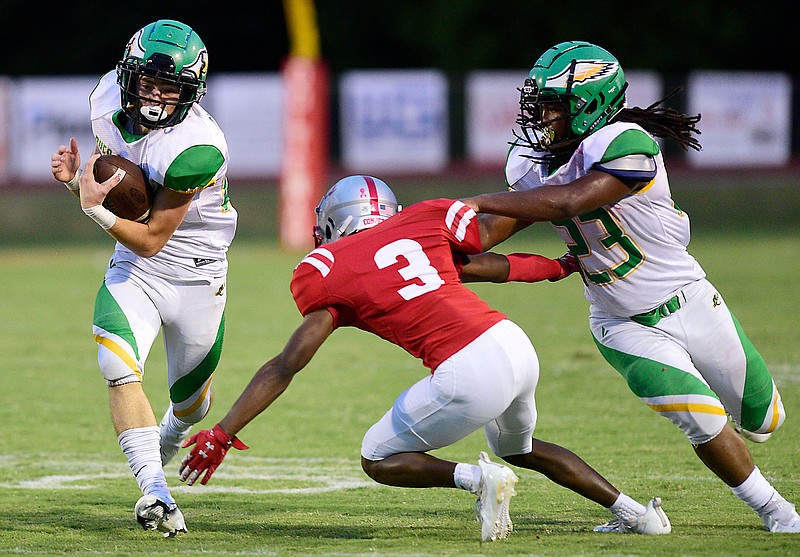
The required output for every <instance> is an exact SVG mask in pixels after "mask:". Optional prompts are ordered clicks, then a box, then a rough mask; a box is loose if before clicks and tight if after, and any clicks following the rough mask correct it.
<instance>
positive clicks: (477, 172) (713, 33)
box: [0, 0, 800, 249]
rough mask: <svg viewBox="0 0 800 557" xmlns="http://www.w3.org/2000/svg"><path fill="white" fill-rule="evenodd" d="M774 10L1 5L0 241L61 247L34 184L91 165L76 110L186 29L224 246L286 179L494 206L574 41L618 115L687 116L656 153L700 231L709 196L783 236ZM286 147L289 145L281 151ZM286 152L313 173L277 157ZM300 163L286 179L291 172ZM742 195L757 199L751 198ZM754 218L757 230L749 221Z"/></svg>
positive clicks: (783, 89) (793, 144)
mask: <svg viewBox="0 0 800 557" xmlns="http://www.w3.org/2000/svg"><path fill="white" fill-rule="evenodd" d="M290 4H294V5H295V7H296V6H297V5H301V6H302V5H303V4H306V5H310V6H311V8H312V10H313V11H314V13H313V14H312V16H313V17H312V19H311V20H310V21H311V22H312V23H311V26H312V27H315V29H314V32H315V33H316V39H314V38H312V39H311V40H309V39H308V35H307V34H305V37H304V36H303V35H304V33H303V29H306V30H307V28H308V27H307V26H306V27H305V28H304V27H303V26H302V25H301V26H300V27H299V28H300V29H301V31H300V32H299V33H298V31H297V29H298V27H294V28H293V23H292V21H291V18H290V17H287V16H288V12H289V9H290V8H289V5H290ZM793 7H794V3H792V2H789V1H771V2H748V1H740V2H714V1H703V0H698V1H688V0H686V1H684V0H677V1H672V2H654V1H653V2H651V1H643V2H638V3H635V4H632V3H630V2H623V1H617V0H608V1H605V2H577V1H560V2H540V1H533V0H530V1H524V0H500V1H498V0H427V1H422V0H405V1H400V0H385V1H382V2H370V1H366V0H317V1H316V2H311V1H305V0H299V2H294V1H293V0H285V1H283V2H282V1H280V0H266V2H263V3H256V2H170V3H163V2H156V1H139V2H135V3H126V4H124V5H116V4H111V3H108V4H107V3H78V2H76V3H72V4H65V5H62V6H58V5H50V4H48V5H46V6H45V7H42V6H39V5H31V4H30V3H28V2H22V1H19V0H4V2H2V4H0V17H2V21H4V22H5V23H6V25H5V26H4V38H3V41H2V44H3V48H2V49H0V199H2V198H3V197H5V198H6V199H7V200H8V201H7V202H6V203H2V204H0V207H1V208H0V242H3V243H16V242H29V241H35V240H36V239H43V240H47V241H52V240H54V239H58V238H60V237H62V236H63V235H64V234H63V228H62V229H58V228H53V229H52V230H49V231H48V230H44V231H43V230H35V231H33V230H31V229H30V228H29V225H30V223H31V220H32V219H31V213H35V214H37V215H42V216H45V218H50V217H52V218H55V222H56V223H58V224H59V227H63V226H75V227H77V228H76V229H75V230H80V231H81V233H83V231H84V230H88V229H90V228H91V226H90V224H86V223H83V222H80V223H78V224H75V225H72V224H70V223H69V222H64V221H62V220H61V219H62V217H61V216H60V215H61V214H62V209H63V207H64V206H65V205H64V204H65V203H66V202H67V201H69V200H68V199H67V200H66V201H65V200H64V199H61V198H59V199H58V200H57V201H51V199H50V195H51V194H52V193H53V190H56V192H55V193H58V194H62V193H63V192H62V191H60V190H58V188H55V187H54V186H55V185H57V184H54V183H53V181H52V179H51V178H50V175H49V158H50V154H51V153H52V152H53V151H54V150H55V148H56V147H57V146H58V144H60V143H65V142H66V141H67V140H68V138H69V137H70V136H71V135H74V136H76V137H77V138H78V139H79V143H80V145H81V146H82V150H83V152H84V153H87V154H88V152H89V151H90V150H91V149H92V148H93V141H92V136H91V129H90V126H89V119H88V103H87V97H88V94H89V92H90V91H91V89H92V87H93V86H94V84H95V83H96V81H97V79H98V77H99V76H100V75H102V74H103V73H105V72H107V71H109V70H111V69H113V68H114V66H115V64H116V62H117V61H118V60H119V58H120V56H121V54H122V51H123V48H124V46H125V43H126V42H127V40H128V39H129V38H130V36H131V35H132V34H133V33H134V32H135V31H136V30H138V29H139V28H140V27H142V26H143V25H145V24H147V23H149V22H151V21H154V20H156V19H162V18H167V19H178V20H181V21H183V22H185V23H187V24H189V25H191V26H192V27H193V28H194V29H195V31H197V32H198V34H199V35H200V36H201V38H202V39H203V41H204V42H205V44H206V46H207V48H208V50H209V59H210V65H209V93H208V95H207V96H206V98H205V99H204V100H203V103H202V104H203V106H204V107H205V108H206V109H207V110H209V112H211V113H212V114H213V115H214V116H215V118H216V119H217V120H218V121H219V122H220V125H221V127H222V128H223V130H224V131H225V133H226V137H227V139H228V142H229V147H230V151H231V164H230V177H231V180H232V183H233V186H234V189H233V190H232V191H233V192H234V202H235V204H236V205H237V208H239V210H240V212H243V213H244V214H245V215H249V214H252V215H253V217H252V219H248V220H244V219H243V227H244V228H243V232H242V234H244V235H247V234H253V235H272V236H275V235H278V234H279V233H280V232H279V227H280V222H281V220H286V218H285V217H283V218H282V217H281V216H280V214H279V207H280V206H285V205H286V201H285V198H284V197H283V196H284V195H285V192H284V193H282V192H283V188H285V187H286V185H287V184H290V183H291V184H298V183H302V182H303V180H304V179H308V180H310V181H311V182H313V183H311V184H310V186H309V192H308V199H311V200H313V201H315V200H316V199H317V198H318V195H319V192H320V191H321V190H322V189H324V188H325V187H327V186H328V185H330V184H331V183H333V181H335V180H336V179H338V178H340V177H342V176H344V175H346V174H351V173H367V174H374V175H378V176H380V177H382V178H384V179H387V180H391V181H390V184H391V185H393V186H396V185H397V186H399V187H401V188H405V187H413V188H416V189H414V190H413V191H414V193H413V194H411V196H412V197H413V198H414V200H416V199H419V198H423V197H427V196H428V192H430V193H431V194H439V193H440V191H444V192H445V193H448V194H452V195H453V196H460V195H468V194H471V193H477V192H480V191H493V190H498V189H502V188H503V173H502V168H503V162H504V157H505V154H506V151H507V149H508V142H509V141H510V140H512V139H513V135H512V131H513V129H514V127H515V124H514V119H515V117H516V111H517V99H518V92H517V90H516V88H517V87H519V86H520V85H521V83H522V80H523V79H524V78H525V76H526V75H527V72H528V70H529V69H530V66H532V64H533V63H534V61H535V60H536V59H537V58H538V56H539V55H540V54H541V53H542V52H543V51H544V50H546V49H547V48H549V47H550V46H552V45H554V44H557V43H559V42H562V41H565V40H587V41H590V42H594V43H596V44H599V45H600V46H603V47H604V48H606V49H608V50H609V51H610V52H612V53H613V54H614V55H615V56H616V57H617V58H618V59H619V60H620V62H621V64H622V66H623V68H624V69H625V71H626V74H627V76H628V79H629V82H630V84H631V86H630V89H629V96H628V100H629V104H630V105H637V106H647V105H648V104H650V103H652V102H654V101H657V100H659V99H661V98H663V97H664V96H666V95H667V94H669V93H670V92H672V91H673V90H675V89H676V88H681V91H680V92H679V93H678V94H677V95H675V96H674V97H672V98H671V99H670V100H669V101H667V104H668V105H669V106H673V107H675V108H678V109H680V110H683V111H686V112H688V113H692V114H695V113H701V114H702V115H703V118H702V121H701V122H700V126H699V127H700V129H701V130H702V132H703V135H702V136H701V137H700V140H701V142H702V144H703V151H702V152H700V153H694V152H690V153H683V152H681V151H679V150H676V149H675V148H674V147H673V146H671V145H664V148H665V153H666V155H667V156H668V165H669V168H670V170H671V177H673V185H674V186H675V187H676V188H678V189H681V188H686V189H691V190H697V188H698V187H703V188H705V190H704V193H703V192H697V191H692V192H690V193H688V194H687V195H689V196H696V197H697V199H698V206H699V207H698V208H699V209H700V210H707V212H708V213H709V215H708V218H711V219H713V218H715V213H716V212H717V211H714V210H713V209H712V208H710V207H708V203H707V201H708V200H710V199H712V198H713V200H714V204H715V206H717V207H725V206H726V207H728V208H729V209H731V210H733V211H735V212H736V218H737V220H738V219H740V218H744V219H745V220H747V219H748V218H750V219H752V220H753V221H754V222H764V220H765V219H766V220H770V221H774V220H780V221H782V222H784V224H786V223H787V221H788V224H789V225H790V229H793V230H796V227H797V217H796V215H797V214H798V213H797V212H796V209H797V208H798V204H799V202H798V201H797V199H796V198H797V196H796V195H794V194H793V192H794V190H795V189H796V188H794V186H795V185H796V184H797V183H798V176H800V171H798V164H797V160H798V154H800V95H798V90H800V88H798V79H800V72H799V71H798V69H797V68H798V67H800V65H798V64H797V62H796V60H795V58H796V56H797V53H796V49H795V48H793V46H792V45H793V38H794V34H795V33H796V31H795V30H794V18H793V17H791V16H790V15H789V14H791V13H793V11H794V10H793ZM296 22H297V20H296V19H295V22H294V23H295V24H296ZM298 36H299V38H298ZM315 41H316V42H315ZM293 59H295V60H297V59H300V60H305V59H311V60H312V61H313V67H312V68H311V69H310V70H308V68H305V69H303V68H304V67H303V66H302V65H301V66H300V73H296V72H295V73H292V72H293V71H294V70H293V68H294V69H297V66H292V60H293ZM304 71H305V72H306V73H303V72H304ZM290 74H292V75H294V78H292V80H291V83H290V82H289V81H290V80H289V75H290ZM292 103H294V105H293V104H292ZM298 103H300V105H302V106H300V105H298ZM300 129H302V130H304V132H303V134H301V137H299V138H298V137H296V136H295V135H293V134H297V133H298V130H300ZM298 142H299V143H298ZM303 142H305V143H303ZM298 145H300V147H301V148H300V150H301V151H302V153H306V154H307V153H308V152H312V153H313V157H316V159H317V161H316V163H315V161H314V160H301V159H303V156H304V155H297V154H296V153H295V154H292V149H295V150H296V149H298ZM320 160H321V161H323V164H319V161H320ZM292 161H295V162H296V161H300V162H299V163H297V164H294V163H293V162H292ZM303 165H305V167H304V168H305V170H306V173H305V174H303V172H300V171H299V170H298V168H300V167H303ZM300 170H302V168H300ZM292 172H294V173H295V174H294V175H292ZM298 172H299V174H298ZM298 175H299V176H300V178H298ZM309 176H310V177H309ZM797 185H800V184H797ZM237 187H238V188H240V189H239V192H240V193H237V192H236V189H235V188H237ZM293 187H294V186H293ZM756 187H761V188H762V189H761V190H760V191H761V192H762V193H761V194H760V195H754V192H755V191H758V190H754V189H753V188H756ZM770 187H777V188H778V190H770V189H769V188H770ZM438 188H443V189H441V190H440V189H438ZM295 189H296V188H295ZM742 192H744V193H742ZM237 196H238V199H239V201H237ZM737 196H738V197H737ZM61 197H63V196H61ZM692 199H694V198H692ZM754 199H755V200H757V201H758V203H755V204H754ZM313 201H312V202H313ZM409 201H411V200H406V201H405V202H406V203H408V202H409ZM305 203H307V202H305ZM761 206H764V207H765V209H764V210H765V211H766V212H764V213H763V214H761V213H758V212H756V211H755V209H756V208H758V207H761ZM9 207H13V210H12V209H10V208H9ZM75 212H76V211H70V212H69V213H70V216H72V215H71V213H75ZM302 212H303V211H298V213H302ZM745 213H750V214H751V215H750V216H749V217H748V216H747V215H746V214H745ZM57 215H58V216H57ZM63 218H66V217H63ZM76 218H77V219H78V220H80V215H78V216H77V217H76ZM728 218H730V214H729V215H728ZM84 220H85V219H84ZM84 227H86V228H84ZM249 227H253V228H249ZM301 230H302V231H303V232H302V233H303V234H304V236H303V239H302V240H301V241H300V243H299V244H293V243H292V241H291V240H288V244H287V245H289V246H290V247H297V248H298V249H299V248H301V247H303V245H304V244H303V242H305V241H306V240H307V234H306V232H307V228H306V224H305V223H303V224H302V226H301Z"/></svg>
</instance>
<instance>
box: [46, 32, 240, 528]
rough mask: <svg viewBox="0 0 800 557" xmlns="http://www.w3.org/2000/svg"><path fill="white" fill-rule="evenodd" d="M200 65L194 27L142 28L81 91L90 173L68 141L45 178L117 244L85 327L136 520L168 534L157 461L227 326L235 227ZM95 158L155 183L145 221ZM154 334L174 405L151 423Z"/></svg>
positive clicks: (190, 414)
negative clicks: (114, 197)
mask: <svg viewBox="0 0 800 557" xmlns="http://www.w3.org/2000/svg"><path fill="white" fill-rule="evenodd" d="M207 70H208V53H207V50H206V48H205V45H204V44H203V41H202V40H201V39H200V37H199V36H198V35H197V33H195V32H194V31H193V30H192V29H191V28H190V27H189V26H187V25H185V24H183V23H180V22H178V21H172V20H160V21H156V22H155V23H151V24H149V25H147V26H145V27H144V28H142V29H141V30H139V31H138V32H137V33H136V34H135V35H134V36H133V37H132V38H131V40H130V41H129V42H128V44H127V46H126V47H125V52H124V55H123V57H122V60H121V61H120V62H119V63H118V64H117V68H116V71H111V72H109V73H107V74H106V75H104V76H103V77H102V78H101V79H100V81H99V83H98V84H97V86H96V87H95V89H94V90H93V91H92V93H91V95H90V97H89V104H90V108H91V121H92V131H93V132H94V136H95V139H96V142H97V146H96V149H95V154H94V155H93V156H92V157H91V158H90V159H89V161H88V163H87V164H86V166H85V169H84V170H81V168H80V167H81V159H80V154H79V151H78V145H77V141H76V140H75V138H70V141H69V145H68V146H67V145H62V146H60V147H59V148H58V150H57V151H56V153H55V154H54V155H53V157H52V172H53V176H54V177H55V178H56V179H57V180H59V181H61V182H64V183H65V184H66V186H67V188H69V189H70V190H71V191H72V192H73V194H75V195H76V196H78V197H79V198H80V202H81V208H82V209H83V211H84V212H85V213H86V214H87V215H88V216H89V217H90V218H92V219H93V220H95V221H96V222H97V223H98V224H99V225H100V226H101V227H102V228H104V229H105V230H106V231H107V232H108V233H109V234H110V235H111V236H112V237H114V238H115V239H116V240H117V244H116V247H115V250H114V254H113V257H112V258H111V262H110V264H109V267H108V270H107V271H106V275H105V280H104V282H103V285H102V286H101V287H100V290H99V292H98V294H97V299H96V301H95V309H94V319H93V333H94V338H95V340H96V341H97V345H98V362H99V364H100V369H101V371H102V374H103V377H104V378H105V380H106V383H107V384H108V387H109V398H110V407H111V418H112V421H113V424H114V427H115V429H116V433H117V435H118V440H119V444H120V447H121V448H122V451H123V453H124V454H125V456H126V457H127V458H128V462H129V464H130V467H131V470H132V471H133V474H134V476H135V477H136V480H137V482H138V484H139V487H140V489H141V491H142V493H143V495H142V497H141V498H140V499H139V501H138V502H137V504H136V506H135V514H136V518H137V520H138V522H139V523H140V524H141V525H142V527H143V528H145V529H146V530H158V531H160V532H162V533H163V534H164V535H165V536H174V535H175V534H177V533H178V532H185V531H186V524H185V521H184V518H183V515H182V513H181V511H180V510H179V509H178V506H177V504H176V503H175V500H174V498H173V497H172V495H171V494H170V491H169V488H168V486H167V481H166V479H165V476H164V471H163V466H165V465H166V464H167V463H168V462H169V461H170V460H171V459H172V458H173V457H174V456H175V454H176V453H177V451H178V449H179V447H180V445H181V443H182V442H183V440H184V438H186V436H187V435H188V433H189V429H190V427H191V426H192V424H195V423H197V422H199V421H200V420H201V419H202V418H203V417H204V416H205V415H206V413H207V412H208V409H209V406H210V404H211V380H212V377H213V373H214V370H215V369H216V366H217V363H218V361H219V357H220V353H221V350H222V339H223V332H224V328H225V319H224V309H225V300H226V295H227V292H226V290H225V277H226V273H227V267H228V263H227V257H226V254H227V250H228V246H229V245H230V243H231V241H232V240H233V236H234V233H235V231H236V218H237V215H236V211H235V210H234V208H233V206H232V205H231V203H230V199H229V198H228V182H227V178H226V172H227V168H228V147H227V144H226V142H225V136H224V135H223V133H222V131H221V130H220V128H219V126H218V125H217V123H216V122H215V121H214V119H213V118H212V117H211V116H210V115H209V114H208V113H207V112H206V111H205V110H204V109H203V108H202V107H201V106H200V105H199V104H198V101H199V100H200V99H201V98H202V97H203V95H204V94H205V91H206V73H207ZM100 154H116V155H121V156H123V157H125V158H126V159H129V160H131V161H133V162H134V163H136V164H137V165H139V166H140V167H141V168H142V170H143V171H144V173H145V175H146V176H147V178H148V180H149V183H150V186H151V187H152V188H153V189H154V192H155V195H154V201H153V206H152V209H151V212H150V216H149V219H148V220H146V221H145V222H133V221H130V220H126V219H123V218H119V217H117V216H115V215H114V214H112V213H111V212H110V211H108V210H106V209H105V208H104V207H103V205H102V203H103V200H104V198H105V196H106V194H107V192H108V190H109V189H110V188H111V187H113V185H116V183H115V182H114V181H113V180H109V181H108V182H106V183H103V184H98V183H97V182H96V181H95V180H94V178H93V176H94V175H93V168H94V167H93V165H94V161H95V160H96V159H97V157H98V156H99V155H100ZM159 330H162V331H163V338H164V347H165V351H166V356H167V368H168V376H169V377H168V384H169V395H170V401H171V403H170V405H169V408H168V409H167V411H166V413H165V414H164V417H163V419H162V420H161V423H160V425H159V424H158V422H157V421H156V418H155V415H154V413H153V410H152V408H151V405H150V402H149V400H148V398H147V396H146V395H145V393H144V391H143V390H142V386H141V381H142V378H143V375H144V366H145V362H146V360H147V356H148V353H149V352H150V349H151V347H152V344H153V342H154V341H155V338H156V336H157V335H158V332H159Z"/></svg>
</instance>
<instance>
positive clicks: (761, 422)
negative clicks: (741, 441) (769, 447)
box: [737, 382, 786, 433]
mask: <svg viewBox="0 0 800 557" xmlns="http://www.w3.org/2000/svg"><path fill="white" fill-rule="evenodd" d="M753 398H755V397H748V396H745V397H744V398H743V400H742V417H741V420H737V422H738V423H739V425H741V426H742V427H743V428H744V429H746V430H747V431H750V432H753V433H772V432H773V431H775V430H777V429H778V428H779V427H781V425H782V424H783V422H784V420H785V419H786V410H785V409H784V408H783V400H782V399H781V395H780V393H778V389H777V387H776V386H775V383H774V382H772V393H771V396H770V397H769V399H768V400H765V399H764V398H763V397H762V398H761V400H760V401H759V402H757V403H754V402H753Z"/></svg>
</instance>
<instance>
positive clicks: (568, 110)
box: [514, 78, 577, 162]
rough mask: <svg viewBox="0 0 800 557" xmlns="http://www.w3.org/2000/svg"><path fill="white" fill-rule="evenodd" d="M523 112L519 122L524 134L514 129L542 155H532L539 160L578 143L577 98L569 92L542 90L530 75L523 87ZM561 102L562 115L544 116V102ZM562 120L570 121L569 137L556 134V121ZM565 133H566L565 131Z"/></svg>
mask: <svg viewBox="0 0 800 557" xmlns="http://www.w3.org/2000/svg"><path fill="white" fill-rule="evenodd" d="M519 91H520V99H519V106H520V111H519V116H518V117H517V125H518V126H519V127H520V131H521V135H519V134H517V132H516V131H515V132H514V136H515V137H516V138H517V139H518V140H519V141H522V142H523V143H524V144H525V145H526V146H528V147H530V148H531V149H533V150H534V151H536V152H537V153H542V155H541V156H531V157H530V158H533V159H535V160H537V161H538V162H545V161H548V160H550V159H552V158H553V157H555V156H557V155H558V154H559V153H560V152H562V151H564V150H565V149H569V148H571V147H574V145H575V144H576V141H575V140H576V139H577V138H576V136H575V135H574V134H573V133H572V129H571V128H572V126H571V122H572V114H573V108H572V107H573V106H574V104H575V101H574V99H573V98H571V97H568V96H566V95H556V94H553V93H552V92H547V91H544V92H543V91H541V90H539V88H538V87H537V86H536V83H535V82H534V81H533V80H532V79H530V78H529V79H526V80H525V84H524V85H523V86H522V87H521V88H520V89H519ZM545 104H558V105H560V106H561V107H562V109H563V110H561V111H560V112H562V113H563V115H562V116H558V117H556V118H548V119H547V120H544V116H543V115H544V111H543V110H542V105H545ZM562 120H566V121H567V125H566V128H567V130H569V131H568V132H567V134H566V136H565V137H556V132H555V129H554V128H553V124H555V123H557V122H560V121H562ZM562 135H563V134H562Z"/></svg>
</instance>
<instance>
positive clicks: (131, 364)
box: [94, 335, 142, 381]
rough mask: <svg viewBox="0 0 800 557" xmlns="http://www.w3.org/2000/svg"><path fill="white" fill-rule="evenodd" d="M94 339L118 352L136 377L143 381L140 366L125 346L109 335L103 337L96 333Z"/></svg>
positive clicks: (115, 352)
mask: <svg viewBox="0 0 800 557" xmlns="http://www.w3.org/2000/svg"><path fill="white" fill-rule="evenodd" d="M94 340H95V342H96V343H97V344H99V345H101V346H105V347H106V348H107V349H108V350H110V351H111V352H113V353H114V354H116V355H117V356H118V357H119V359H120V360H122V361H123V362H125V365H127V366H128V367H129V368H131V371H133V373H135V374H136V378H137V379H138V380H139V381H141V380H142V373H141V372H140V371H139V367H138V366H137V365H136V360H134V359H133V358H132V357H131V355H130V354H128V353H127V352H126V351H125V349H124V348H122V347H121V346H120V345H119V344H117V343H116V342H114V341H113V340H111V339H110V338H107V337H101V336H100V335H94Z"/></svg>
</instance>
